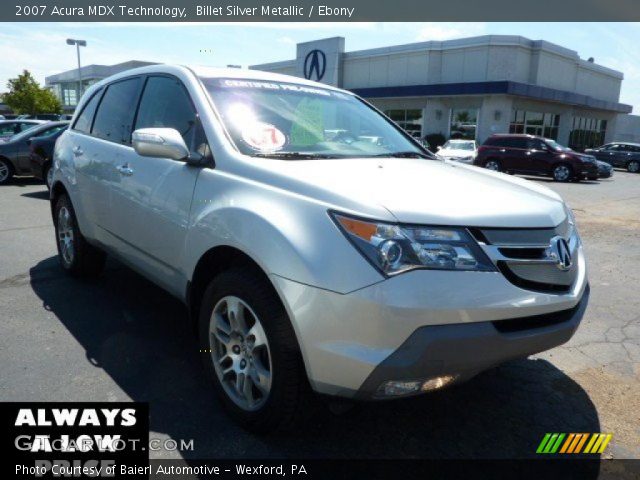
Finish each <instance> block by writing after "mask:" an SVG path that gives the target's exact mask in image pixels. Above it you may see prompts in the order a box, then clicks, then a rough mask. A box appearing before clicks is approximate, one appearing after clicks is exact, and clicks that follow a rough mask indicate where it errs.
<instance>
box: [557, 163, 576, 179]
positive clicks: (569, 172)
mask: <svg viewBox="0 0 640 480" xmlns="http://www.w3.org/2000/svg"><path fill="white" fill-rule="evenodd" d="M551 175H552V176H553V179H554V180H555V181H556V182H568V181H569V180H571V179H572V178H574V175H573V169H572V168H571V166H570V165H567V164H566V163H559V164H558V165H556V166H554V167H553V170H552V171H551Z"/></svg>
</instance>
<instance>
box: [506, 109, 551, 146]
mask: <svg viewBox="0 0 640 480" xmlns="http://www.w3.org/2000/svg"><path fill="white" fill-rule="evenodd" d="M559 124H560V115H557V114H555V113H542V112H529V111H525V110H514V111H513V116H512V117H511V124H510V125H509V133H526V134H528V135H538V136H540V137H545V138H552V139H553V140H557V139H558V125H559Z"/></svg>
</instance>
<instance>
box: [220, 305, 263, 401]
mask: <svg viewBox="0 0 640 480" xmlns="http://www.w3.org/2000/svg"><path fill="white" fill-rule="evenodd" d="M209 345H210V348H211V360H212V362H213V366H214V369H215V372H216V375H217V376H218V379H219V380H220V383H221V384H222V387H223V389H224V391H225V393H226V394H227V396H228V397H229V398H230V399H231V400H232V401H233V402H234V403H235V404H236V405H237V406H238V407H240V408H242V409H243V410H246V411H255V410H258V409H260V408H261V407H262V406H263V405H264V404H265V402H266V401H267V399H268V397H269V392H270V391H271V380H272V362H271V352H270V350H269V341H268V339H267V335H266V333H265V331H264V328H263V327H262V323H261V322H260V319H259V318H258V316H257V315H256V314H255V312H254V311H253V310H252V309H251V307H250V306H249V305H248V304H247V303H246V302H244V301H243V300H242V299H240V298H238V297H235V296H226V297H223V298H222V299H220V300H219V301H218V303H217V304H216V305H215V307H214V308H213V313H212V314H211V319H210V321H209Z"/></svg>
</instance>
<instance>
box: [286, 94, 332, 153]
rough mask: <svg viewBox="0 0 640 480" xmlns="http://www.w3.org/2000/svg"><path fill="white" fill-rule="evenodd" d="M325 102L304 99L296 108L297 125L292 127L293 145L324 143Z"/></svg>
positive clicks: (291, 138) (315, 99)
mask: <svg viewBox="0 0 640 480" xmlns="http://www.w3.org/2000/svg"><path fill="white" fill-rule="evenodd" d="M323 105H324V103H323V101H322V100H319V99H317V98H303V99H302V100H301V101H300V102H298V105H297V107H296V111H295V116H294V118H295V119H296V121H295V123H294V124H293V125H292V126H291V132H290V141H291V143H292V144H293V145H316V144H317V143H320V142H323V141H324V110H323Z"/></svg>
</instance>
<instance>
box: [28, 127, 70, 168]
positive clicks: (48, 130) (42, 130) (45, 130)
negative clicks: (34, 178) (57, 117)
mask: <svg viewBox="0 0 640 480" xmlns="http://www.w3.org/2000/svg"><path fill="white" fill-rule="evenodd" d="M61 128H64V126H62V125H60V124H56V125H51V126H46V127H38V128H37V129H36V130H35V131H34V132H33V135H30V136H28V137H27V138H24V139H22V140H21V141H20V142H18V143H17V145H16V163H17V164H18V168H19V169H20V170H21V171H23V172H30V171H31V161H30V159H29V154H30V151H29V145H30V144H31V139H32V138H39V137H44V136H47V135H51V134H52V133H54V132H57V131H58V130H60V129H61Z"/></svg>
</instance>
